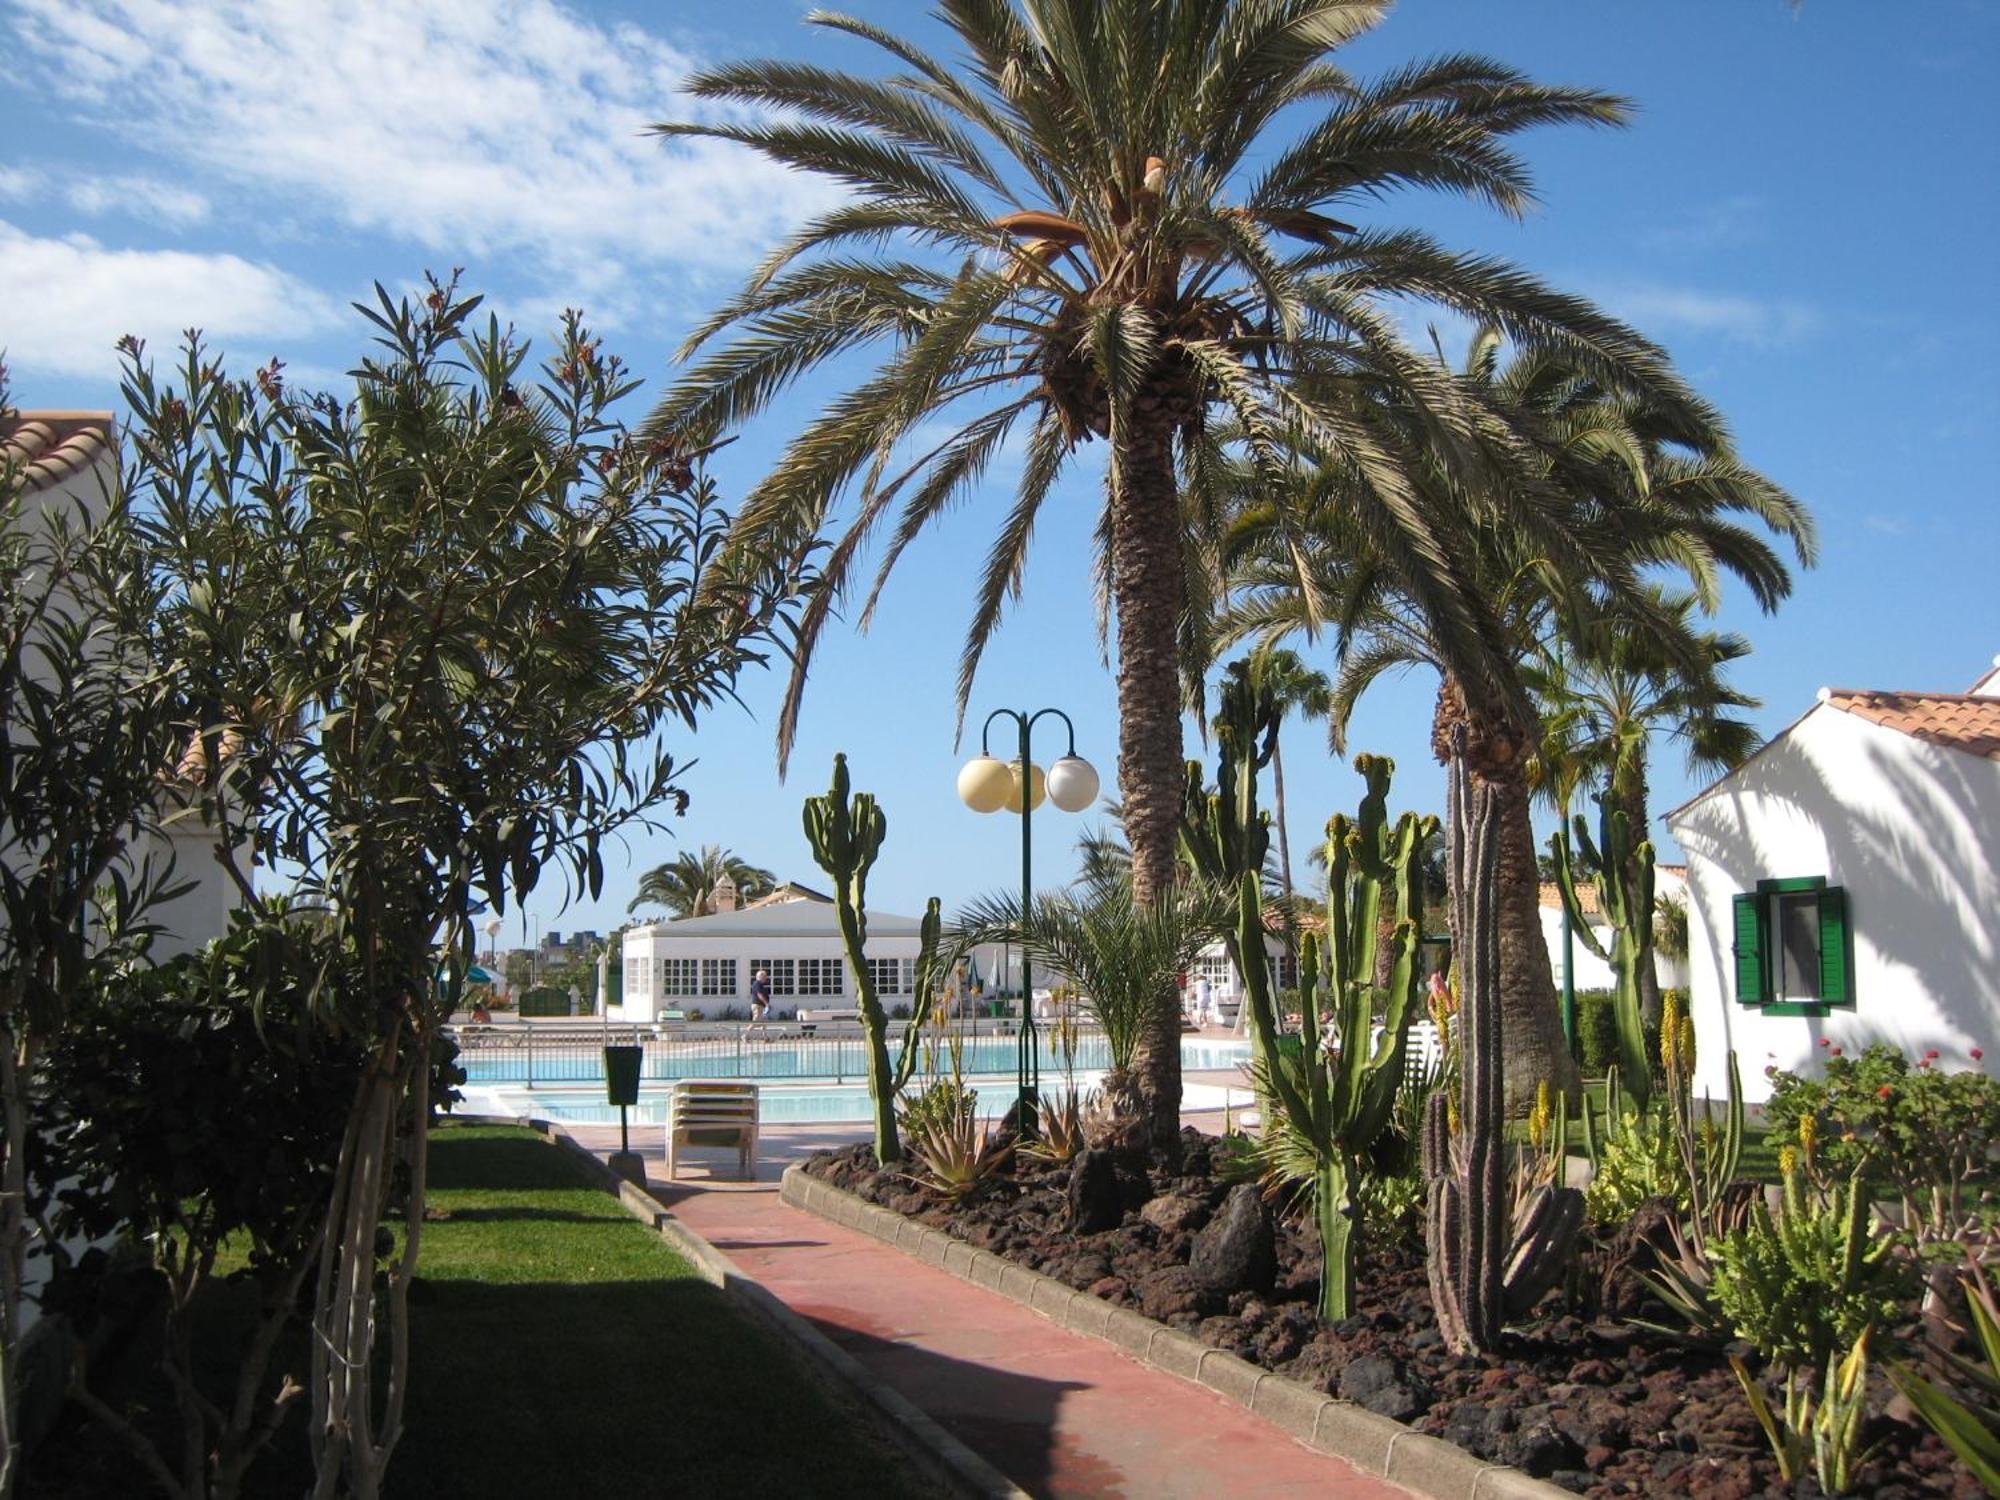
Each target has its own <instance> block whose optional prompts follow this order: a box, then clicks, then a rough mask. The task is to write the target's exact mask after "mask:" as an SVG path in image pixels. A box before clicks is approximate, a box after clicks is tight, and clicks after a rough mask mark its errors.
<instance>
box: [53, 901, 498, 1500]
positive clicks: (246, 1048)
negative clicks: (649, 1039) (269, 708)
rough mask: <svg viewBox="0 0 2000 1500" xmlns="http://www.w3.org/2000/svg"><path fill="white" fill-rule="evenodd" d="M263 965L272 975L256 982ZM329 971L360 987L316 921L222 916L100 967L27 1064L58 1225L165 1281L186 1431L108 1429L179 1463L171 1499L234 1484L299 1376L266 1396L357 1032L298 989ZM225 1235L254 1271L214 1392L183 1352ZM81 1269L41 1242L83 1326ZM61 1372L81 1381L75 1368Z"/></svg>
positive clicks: (442, 1093) (437, 1091) (347, 1086)
mask: <svg viewBox="0 0 2000 1500" xmlns="http://www.w3.org/2000/svg"><path fill="white" fill-rule="evenodd" d="M274 965H275V966H277V967H278V968H279V970H280V971H281V972H282V973H284V974H286V975H288V976H289V978H288V979H287V980H286V981H285V982H283V983H280V984H277V985H272V984H271V983H270V982H269V977H268V976H269V974H270V972H271V970H272V968H273V966H274ZM328 983H334V984H339V985H342V986H345V987H349V988H357V989H358V988H360V987H361V986H362V985H363V984H364V983H365V977H364V975H363V974H362V973H361V972H360V969H359V966H358V965H355V964H354V963H353V962H352V961H351V960H349V959H346V958H345V957H344V956H343V955H342V953H341V951H340V950H339V948H338V947H337V945H336V944H335V943H334V942H333V941H332V940H331V939H330V937H329V936H328V934H327V933H326V932H325V931H324V930H323V929H322V928H321V927H320V926H318V925H317V924H309V923H305V922H297V923H293V924H289V925H288V926H286V927H284V928H282V929H279V930H277V931H258V930H256V929H253V928H249V927H239V928H237V929H236V930H235V931H234V932H232V933H231V934H230V935H229V936H227V937H225V938H223V939H220V940H218V941H216V942H214V943H211V944H210V945H209V946H208V948H207V949H205V950H204V951H203V952H202V953H200V954H195V955H188V956H186V957H183V958H179V959H176V960H174V961H173V962H172V963H170V964H168V965H166V966H164V967H162V968H159V969H155V970H136V971H134V972H132V973H130V974H128V975H124V976H120V977H119V978H117V979H116V980H114V981H113V982H112V983H110V984H109V985H108V986H107V987H106V988H105V989H104V990H103V991H101V992H100V993H98V994H97V995H96V996H95V997H94V998H93V999H92V1000H91V1002H90V1003H88V1004H87V1005H86V1006H84V1007H81V1008H79V1010H78V1011H77V1013H76V1014H75V1015H74V1016H73V1017H72V1021H71V1025H70V1026H69V1028H68V1029H67V1030H66V1031H65V1032H64V1034H63V1035H62V1036H61V1038H60V1039H59V1040H58V1041H57V1043H56V1044H55V1045H54V1046H53V1047H52V1048H51V1049H50V1052H49V1054H48V1057H47V1060H46V1063H45V1066H44V1071H43V1084H44V1089H43V1092H42V1094H41V1102H40V1107H39V1110H38V1120H37V1124H38V1126H39V1127H40V1130H41V1133H42V1139H43V1140H45V1141H46V1142H47V1148H46V1150H45V1151H44V1152H43V1153H42V1154H41V1156H40V1159H39V1160H38V1162H37V1170H36V1176H37V1177H38V1179H39V1185H40V1188H41V1190H42V1192H44V1193H45V1194H52V1195H53V1203H52V1205H51V1222H52V1224H53V1226H54V1228H55V1230H56V1232H57V1234H58V1235H59V1236H63V1237H65V1238H68V1237H75V1238H81V1239H86V1240H96V1239H102V1238H105V1237H109V1236H117V1237H118V1238H119V1239H121V1240H123V1241H124V1242H126V1243H129V1244H131V1245H134V1246H138V1247H142V1248H143V1249H144V1251H145V1252H146V1253H147V1254H148V1255H149V1256H150V1258H151V1261H152V1264H153V1266H154V1268H155V1270H156V1271H157V1272H158V1273H159V1278H160V1282H161V1284H162V1285H163V1286H164V1287H165V1288H166V1291H167V1296H166V1298H165V1319H166V1334H165V1336H164V1338H163V1339H162V1343H161V1347H162V1351H163V1357H164V1358H165V1359H166V1360H167V1362H168V1364H169V1367H170V1368H171V1369H172V1371H173V1375H174V1379H173V1382H172V1385H173V1389H174V1391H175V1395H176V1402H177V1405H178V1408H179V1416H180V1420H181V1423H182V1430H183V1432H184V1433H186V1432H201V1433H203V1434H205V1437H204V1441H203V1443H202V1445H201V1446H200V1448H199V1449H196V1448H193V1447H189V1446H186V1445H184V1444H175V1445H170V1446H168V1447H167V1448H166V1449H164V1450H163V1451H162V1452H161V1453H159V1454H151V1453H149V1452H148V1450H147V1448H146V1444H145V1440H144V1438H143V1437H142V1436H141V1435H140V1429H139V1428H138V1427H137V1426H130V1425H128V1426H124V1427H121V1428H120V1429H119V1430H120V1431H121V1433H122V1435H123V1436H124V1437H125V1438H126V1439H127V1441H128V1442H131V1443H134V1444H135V1445H136V1446H137V1447H138V1449H139V1451H140V1452H141V1454H142V1455H143V1456H144V1457H145V1459H146V1461H149V1462H151V1463H154V1464H160V1465H164V1466H166V1467H168V1468H174V1467H175V1466H176V1465H175V1463H174V1462H172V1461H171V1460H178V1474H177V1478H178V1481H179V1483H180V1485H181V1487H182V1490H183V1492H184V1493H188V1494H193V1493H197V1492H198V1491H210V1492H218V1493H224V1494H227V1493H231V1492H233V1490H234V1488H235V1487H236V1486H237V1485H239V1484H240V1483H241V1481H242V1478H243V1474H244V1472H245V1470H246V1469H247V1468H248V1467H249V1465H250V1463H251V1462H252V1460H253V1459H255V1457H256V1456H257V1455H258V1453H259V1452H260V1451H261V1450H262V1449H263V1447H264V1445H265V1444H266V1442H267V1441H268V1440H269V1438H270V1435H271V1433H270V1429H269V1426H268V1425H267V1419H268V1420H270V1421H275V1419H276V1418H277V1417H278V1416H279V1415H281V1414H282V1412H283V1411H284V1409H285V1408H286V1406H287V1405H289V1403H290V1401H291V1399H292V1397H293V1396H295V1395H296V1394H297V1393H298V1390H299V1388H300V1386H299V1384H298V1383H297V1382H298V1381H299V1378H300V1377H302V1376H303V1374H304V1371H303V1369H302V1368H295V1369H293V1370H291V1371H288V1372H287V1381H288V1382H291V1383H290V1384H289V1385H287V1386H286V1387H285V1388H286V1389H289V1390H290V1392H291V1394H290V1395H286V1394H283V1393H282V1391H281V1393H280V1394H279V1396H277V1397H276V1398H275V1400H274V1398H272V1397H271V1395H270V1394H269V1391H268V1389H267V1376H268V1366H269V1361H270V1359H271V1357H272V1355H273V1352H274V1350H275V1348H276V1343H275V1341H276V1339H277V1336H278V1333H279V1331H280V1330H281V1328H282V1326H283V1325H284V1324H285V1323H286V1322H287V1321H288V1320H290V1319H291V1317H292V1316H293V1314H294V1310H295V1306H296V1303H297V1300H298V1294H299V1290H300V1286H301V1284H302V1282H303V1279H304V1277H305V1275H306V1273H307V1272H308V1271H309V1269H310V1268H311V1265H312V1263H313V1260H314V1258H315V1256H316V1255H317V1253H318V1249H319V1241H320V1235H321V1233H322V1226H323V1221H324V1218H325V1212H326V1200H327V1196H328V1194H329V1193H330V1192H331V1190H332V1186H333V1183H334V1179H335V1167H336V1164H337V1161H338V1158H339V1155H340V1148H341V1140H342V1137H343V1134H344V1133H345V1130H346V1123H347V1117H346V1112H347V1108H348V1106H349V1104H350V1103H351V1102H352V1100H353V1097H354V1093H355V1090H356V1086H357V1084H358V1083H359V1081H360V1078H361V1074H362V1070H363V1067H364V1065H365V1063H366V1060H367V1047H366V1043H365V1040H364V1039H362V1038H359V1037H355V1036H352V1035H343V1034H337V1033H333V1032H329V1031H328V1030H326V1029H325V1028H323V1027H319V1026H316V1025H315V1024H314V1023H313V1020H312V1003H311V1001H312V995H313V992H314V989H315V986H319V985H325V984H328ZM438 1046H439V1047H440V1049H444V1050H441V1051H440V1054H439V1056H438V1058H437V1061H436V1063H435V1066H434V1068H433V1071H432V1075H431V1094H432V1098H433V1100H434V1101H435V1102H438V1103H445V1102H448V1101H449V1099H451V1098H453V1097H455V1086H456V1084H457V1083H459V1082H461V1081H462V1080H463V1077H464V1075H463V1073H461V1072H460V1071H459V1070H458V1068H457V1066H456V1064H455V1062H454V1061H452V1058H451V1054H450V1051H449V1044H447V1043H444V1042H442V1041H440V1042H439V1043H438ZM407 1188H408V1181H407V1178H403V1179H400V1180H399V1181H398V1183H397V1184H396V1191H397V1193H398V1195H399V1196H400V1195H401V1194H402V1193H404V1192H406V1191H407ZM225 1243H227V1244H228V1246H229V1253H228V1256H227V1259H228V1261H229V1262H232V1263H234V1264H236V1265H237V1266H238V1267H239V1269H237V1270H235V1271H233V1272H232V1273H231V1275H232V1279H247V1280H249V1281H251V1282H253V1283H254V1285H255V1288H256V1303H257V1306H258V1308H259V1326H258V1334H257V1336H256V1337H254V1338H250V1339H247V1340H245V1341H244V1342H243V1344H242V1345H241V1346H240V1348H239V1350H238V1359H237V1360H236V1362H235V1363H234V1364H233V1365H229V1364H226V1363H223V1362H220V1361H218V1362H216V1364H218V1365H221V1367H222V1368H223V1369H226V1370H228V1372H229V1374H230V1375H231V1376H233V1377H234V1382H233V1383H234V1389H233V1390H229V1391H227V1392H226V1393H225V1392H224V1391H221V1390H217V1389H216V1388H215V1387H216V1385H217V1384H218V1383H219V1382H218V1380H217V1378H216V1376H217V1372H216V1369H215V1368H214V1367H213V1366H210V1365H204V1366H201V1367H197V1365H196V1364H195V1362H194V1361H193V1358H192V1354H191V1348H192V1344H193V1343H194V1342H196V1341H198V1340H199V1339H200V1338H201V1337H202V1336H203V1335H202V1333H201V1331H200V1326H199V1325H200V1323H201V1315H202V1312H203V1310H204V1308H207V1307H209V1306H211V1305H212V1304H211V1303H210V1302H209V1301H208V1299H207V1298H206V1297H205V1296H204V1291H205V1288H206V1286H207V1285H208V1283H209V1281H210V1279H211V1277H212V1275H213V1273H214V1272H215V1270H216V1267H217V1263H218V1256H219V1255H221V1254H222V1252H223V1250H224V1246H225ZM95 1271H96V1265H95V1263H94V1262H93V1263H92V1264H91V1265H88V1266H78V1265H74V1264H71V1263H70V1262H69V1261H68V1258H67V1257H66V1256H61V1255H60V1253H59V1252H58V1264H57V1267H56V1269H55V1274H54V1277H53V1280H52V1283H51V1287H50V1292H49V1295H48V1297H47V1299H46V1300H45V1307H47V1308H48V1309H49V1310H61V1311H64V1312H67V1313H68V1314H70V1315H71V1317H72V1318H73V1319H75V1320H77V1321H78V1322H79V1323H80V1324H81V1325H82V1326H86V1327H87V1326H90V1324H91V1323H92V1322H93V1321H94V1319H95V1316H96V1312H97V1306H96V1299H97V1294H98V1292H99V1290H100V1282H99V1280H98V1278H97V1277H96V1275H95V1274H94V1273H95ZM294 1352H295V1353H296V1352H298V1351H296V1350H295V1351H294ZM78 1378H79V1379H80V1380H81V1381H83V1382H84V1384H85V1386H86V1387H87V1388H88V1387H89V1384H90V1378H91V1377H90V1374H89V1372H88V1370H85V1371H82V1372H80V1373H79V1377H78ZM91 1399H92V1401H93V1402H94V1401H96V1400H97V1399H98V1398H96V1397H95V1395H93V1397H92V1398H91ZM120 1415H127V1416H129V1415H131V1414H130V1413H120ZM170 1455H171V1459H170V1457H169V1456H170Z"/></svg>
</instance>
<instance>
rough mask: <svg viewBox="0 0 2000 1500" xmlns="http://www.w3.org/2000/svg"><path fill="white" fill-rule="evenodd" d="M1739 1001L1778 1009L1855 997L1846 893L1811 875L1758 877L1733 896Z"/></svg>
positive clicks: (1803, 1010) (1810, 1008)
mask: <svg viewBox="0 0 2000 1500" xmlns="http://www.w3.org/2000/svg"><path fill="white" fill-rule="evenodd" d="M1734 916H1735V923H1736V1000H1737V1003H1738V1004H1739V1005H1755V1006H1761V1007H1762V1008H1763V1009H1764V1010H1765V1011H1766V1012H1768V1013H1770V1014H1772V1015H1824V1014H1826V1010H1827V1007H1828V1006H1832V1005H1852V1004H1853V1003H1854V962H1853V947H1854V945H1853V935H1852V932H1851V931H1850V928H1849V925H1848V920H1847V892H1846V891H1845V890H1843V889H1842V888H1841V887H1839V886H1832V885H1828V884H1827V883H1826V880H1825V877H1823V876H1818V875H1813V876H1805V877H1800V878H1797V879H1789V880H1760V881H1758V882H1757V889H1756V890H1755V891H1746V892H1744V893H1743V894H1742V895H1740V896H1737V897H1736V898H1735V912H1734Z"/></svg>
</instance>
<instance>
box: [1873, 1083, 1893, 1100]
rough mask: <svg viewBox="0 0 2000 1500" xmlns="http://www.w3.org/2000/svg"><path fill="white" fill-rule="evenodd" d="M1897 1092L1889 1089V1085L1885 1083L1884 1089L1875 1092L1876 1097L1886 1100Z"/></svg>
mask: <svg viewBox="0 0 2000 1500" xmlns="http://www.w3.org/2000/svg"><path fill="white" fill-rule="evenodd" d="M1895 1092H1896V1091H1895V1090H1894V1089H1893V1088H1891V1087H1889V1085H1888V1084H1886V1083H1885V1084H1883V1085H1882V1087H1880V1088H1879V1089H1877V1090H1875V1097H1876V1098H1877V1099H1886V1098H1888V1097H1889V1096H1890V1095H1891V1094H1893V1093H1895Z"/></svg>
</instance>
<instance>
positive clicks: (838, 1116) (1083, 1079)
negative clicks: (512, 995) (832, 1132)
mask: <svg viewBox="0 0 2000 1500" xmlns="http://www.w3.org/2000/svg"><path fill="white" fill-rule="evenodd" d="M1101 1076H1102V1075H1101V1074H1097V1073H1090V1074H1083V1073H1079V1074H1077V1075H1076V1085H1077V1087H1078V1088H1079V1089H1082V1090H1085V1091H1086V1092H1087V1091H1088V1090H1090V1089H1093V1088H1095V1087H1097V1084H1098V1081H1099V1079H1100V1078H1101ZM965 1082H966V1086H967V1087H969V1088H971V1089H973V1090H975V1091H976V1092H977V1094H978V1099H979V1103H978V1111H979V1117H980V1118H981V1119H984V1120H995V1119H998V1118H999V1117H1000V1116H1001V1115H1003V1114H1005V1113H1006V1112H1007V1110H1008V1108H1009V1107H1010V1106H1012V1104H1013V1103H1014V1094H1015V1084H1014V1078H1013V1076H1012V1075H1011V1074H1009V1075H1007V1076H1005V1077H999V1076H994V1077H982V1078H968V1079H966V1080H965ZM1065 1087H1066V1084H1065V1083H1064V1081H1063V1080H1062V1079H1061V1078H1060V1077H1058V1078H1055V1079H1051V1078H1050V1077H1049V1076H1048V1075H1047V1074H1046V1073H1045V1074H1043V1076H1042V1092H1043V1094H1044V1096H1048V1095H1053V1094H1056V1093H1060V1092H1062V1091H1063V1090H1064V1088H1065ZM1225 1095H1226V1096H1227V1097H1226V1098H1225ZM492 1096H493V1097H492V1100H491V1103H492V1104H493V1105H494V1106H496V1107H497V1108H498V1110H499V1112H502V1113H510V1114H518V1115H521V1116H523V1117H525V1116H528V1115H538V1116H540V1117H542V1118H544V1119H550V1120H561V1121H564V1122H565V1123H567V1124H572V1125H616V1124H617V1123H618V1107H617V1106H616V1105H615V1104H606V1103H605V1102H604V1094H603V1091H602V1090H601V1089H579V1088H560V1087H558V1088H538V1089H536V1090H535V1091H534V1092H533V1093H532V1094H529V1093H527V1092H525V1091H523V1090H519V1089H495V1090H493V1091H492ZM1250 1098H1251V1095H1250V1092H1249V1090H1247V1089H1242V1088H1238V1089H1231V1090H1224V1089H1222V1088H1220V1087H1218V1086H1216V1085H1214V1084H1206V1083H1190V1084H1187V1085H1185V1086H1184V1087H1183V1089H1182V1097H1181V1108H1183V1109H1186V1110H1205V1109H1221V1108H1222V1107H1223V1106H1224V1104H1225V1102H1227V1103H1231V1104H1235V1105H1237V1106H1238V1107H1241V1106H1243V1105H1245V1104H1247V1103H1249V1102H1250ZM509 1105H512V1106H514V1107H512V1108H508V1107H507V1106H509ZM873 1118H874V1111H873V1109H872V1108H871V1106H870V1104H869V1100H868V1086H867V1085H866V1084H860V1083H847V1084H773V1085H771V1086H770V1087H769V1088H762V1089H759V1090H758V1091H757V1119H758V1121H759V1123H760V1124H764V1125H817V1124H828V1125H831V1124H855V1123H860V1122H863V1121H867V1120H871V1119H873ZM666 1122H667V1091H666V1090H664V1089H661V1090H658V1091H655V1092H648V1093H642V1094H640V1096H639V1102H638V1103H637V1104H636V1105H634V1106H633V1107H632V1110H631V1115H630V1123H632V1124H634V1125H664V1124H666Z"/></svg>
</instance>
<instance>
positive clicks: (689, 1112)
mask: <svg viewBox="0 0 2000 1500" xmlns="http://www.w3.org/2000/svg"><path fill="white" fill-rule="evenodd" d="M682 1146H734V1147H736V1151H737V1161H738V1167H739V1174H740V1175H741V1176H742V1177H744V1178H745V1179H746V1180H748V1179H754V1178H755V1177H756V1175H757V1085H756V1084H754V1083H740V1082H731V1081H725V1080H722V1079H706V1078H683V1079H681V1080H680V1081H679V1082H677V1083H676V1084H675V1085H674V1090H673V1093H672V1094H671V1095H669V1096H668V1101H667V1180H668V1181H669V1182H671V1181H673V1180H674V1177H675V1175H676V1173H677V1172H678V1171H679V1168H680V1148H681V1147H682Z"/></svg>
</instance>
